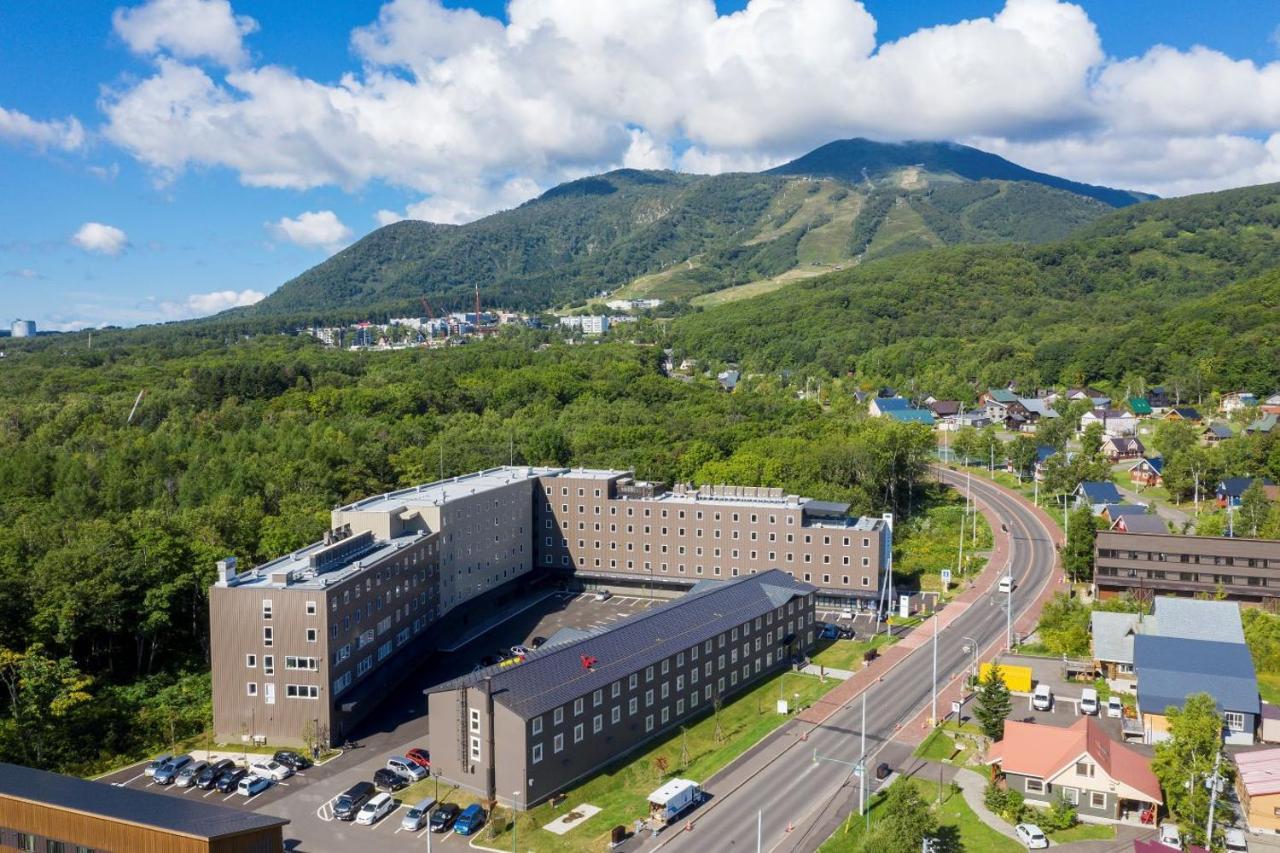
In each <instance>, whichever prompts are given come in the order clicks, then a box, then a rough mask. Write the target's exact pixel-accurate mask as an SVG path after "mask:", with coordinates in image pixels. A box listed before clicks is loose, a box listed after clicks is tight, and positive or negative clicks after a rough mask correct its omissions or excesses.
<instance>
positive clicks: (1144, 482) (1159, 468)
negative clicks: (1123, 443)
mask: <svg viewBox="0 0 1280 853" xmlns="http://www.w3.org/2000/svg"><path fill="white" fill-rule="evenodd" d="M1129 480H1130V482H1133V483H1137V484H1138V485H1140V486H1162V485H1164V459H1163V457H1160V456H1155V457H1152V458H1151V459H1139V460H1138V461H1137V462H1135V463H1134V464H1133V467H1132V468H1130V469H1129Z"/></svg>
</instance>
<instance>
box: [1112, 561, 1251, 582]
mask: <svg viewBox="0 0 1280 853" xmlns="http://www.w3.org/2000/svg"><path fill="white" fill-rule="evenodd" d="M1094 573H1095V574H1097V575H1098V576H1099V577H1108V578H1147V579H1150V580H1175V581H1186V582H1188V583H1205V584H1230V585H1232V586H1266V585H1267V579H1266V578H1261V577H1255V576H1252V575H1248V576H1243V577H1237V576H1235V575H1219V574H1210V573H1208V572H1206V573H1204V574H1201V573H1200V572H1173V571H1168V572H1167V571H1165V570H1164V569H1117V568H1113V567H1111V566H1098V567H1097V568H1096V569H1095V570H1094Z"/></svg>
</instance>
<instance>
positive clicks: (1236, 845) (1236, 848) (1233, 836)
mask: <svg viewBox="0 0 1280 853" xmlns="http://www.w3.org/2000/svg"><path fill="white" fill-rule="evenodd" d="M1223 842H1224V845H1223V846H1224V847H1226V850H1227V853H1249V842H1248V841H1247V840H1246V839H1245V836H1244V830H1243V829H1234V828H1233V829H1228V830H1227V833H1226V835H1225V836H1224V837H1223Z"/></svg>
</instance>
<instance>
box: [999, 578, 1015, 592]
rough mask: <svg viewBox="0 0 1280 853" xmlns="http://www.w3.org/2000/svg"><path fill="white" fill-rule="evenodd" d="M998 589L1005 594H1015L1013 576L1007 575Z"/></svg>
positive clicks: (1001, 580) (1001, 579)
mask: <svg viewBox="0 0 1280 853" xmlns="http://www.w3.org/2000/svg"><path fill="white" fill-rule="evenodd" d="M996 589H997V590H999V591H1000V592H1003V593H1010V592H1013V575H1005V576H1004V577H1002V578H1000V585H999V586H998V587H996Z"/></svg>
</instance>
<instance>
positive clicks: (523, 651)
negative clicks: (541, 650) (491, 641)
mask: <svg viewBox="0 0 1280 853" xmlns="http://www.w3.org/2000/svg"><path fill="white" fill-rule="evenodd" d="M511 654H513V655H515V656H516V657H518V658H523V657H528V656H529V649H528V647H526V646H512V647H511Z"/></svg>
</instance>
